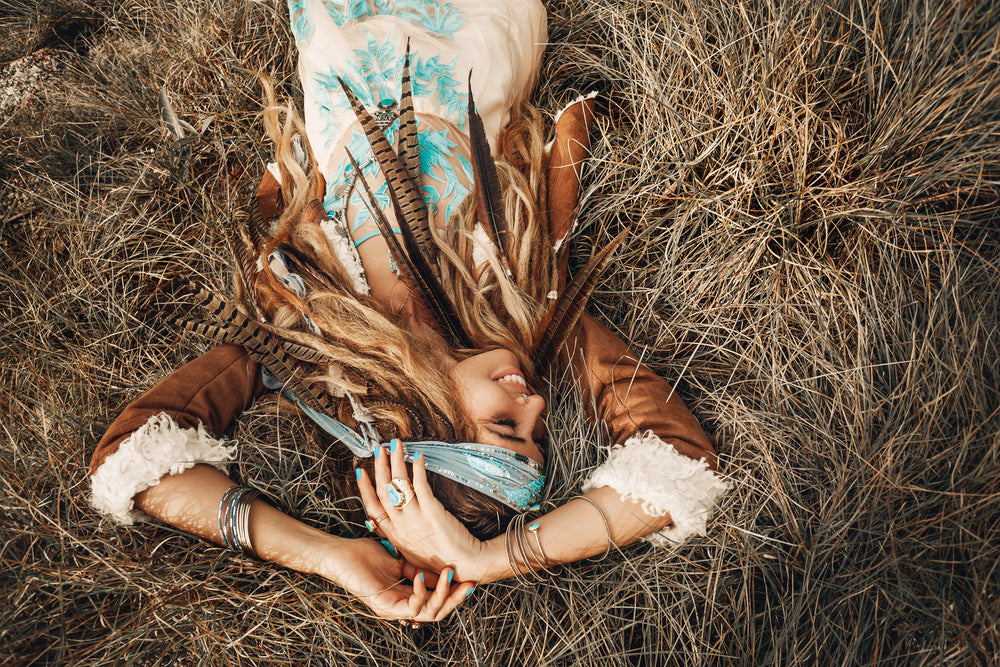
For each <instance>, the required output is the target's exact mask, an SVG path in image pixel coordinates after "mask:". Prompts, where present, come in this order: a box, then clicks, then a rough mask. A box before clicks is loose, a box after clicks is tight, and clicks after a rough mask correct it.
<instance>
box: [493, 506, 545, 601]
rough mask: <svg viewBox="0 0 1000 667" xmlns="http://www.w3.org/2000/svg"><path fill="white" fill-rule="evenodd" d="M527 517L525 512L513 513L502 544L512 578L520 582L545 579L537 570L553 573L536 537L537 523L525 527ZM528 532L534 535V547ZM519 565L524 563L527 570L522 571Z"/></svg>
mask: <svg viewBox="0 0 1000 667" xmlns="http://www.w3.org/2000/svg"><path fill="white" fill-rule="evenodd" d="M527 517H528V515H527V514H515V515H514V518H513V519H511V520H510V523H509V524H507V532H506V534H505V535H504V546H505V548H506V550H507V564H508V565H510V571H511V572H512V573H513V575H514V579H515V580H516V581H518V582H520V583H522V584H534V583H538V582H540V581H545V577H544V576H542V575H541V574H539V572H538V570H543V571H544V572H545V573H546V574H550V575H551V574H555V573H554V572H553V571H552V570H550V569H549V567H548V566H549V559H548V557H547V556H546V555H545V551H544V550H543V549H542V542H541V540H540V539H539V538H538V529H539V527H540V526H539V523H538V522H537V521H535V522H533V523H532V524H531V525H530V526H528V527H527V528H525V527H524V524H525V521H526V520H527ZM528 533H531V534H532V535H534V536H535V546H534V547H533V546H532V545H531V541H530V538H529V537H528ZM519 565H524V567H525V569H526V570H527V572H522V571H521V568H520V567H519Z"/></svg>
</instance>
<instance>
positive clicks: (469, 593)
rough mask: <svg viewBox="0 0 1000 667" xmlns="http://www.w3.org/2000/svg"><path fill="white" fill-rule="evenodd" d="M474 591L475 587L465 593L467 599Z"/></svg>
mask: <svg viewBox="0 0 1000 667" xmlns="http://www.w3.org/2000/svg"><path fill="white" fill-rule="evenodd" d="M474 590H476V587H475V586H473V587H472V588H470V589H469V590H467V591H465V597H469V596H470V595H472V591H474Z"/></svg>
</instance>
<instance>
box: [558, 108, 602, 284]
mask: <svg viewBox="0 0 1000 667" xmlns="http://www.w3.org/2000/svg"><path fill="white" fill-rule="evenodd" d="M596 96H597V93H596V92H593V93H590V94H588V95H586V96H584V97H581V98H579V99H577V100H574V101H573V102H571V103H570V104H569V105H568V106H567V107H566V108H565V109H563V110H562V111H560V112H559V113H558V114H556V121H555V128H556V130H555V139H553V141H552V144H551V149H550V150H551V152H550V157H549V173H548V206H549V211H548V213H549V238H551V239H552V242H553V243H554V244H555V246H556V248H557V250H558V249H561V246H562V245H563V244H564V243H566V241H568V237H569V235H570V233H571V232H572V231H573V222H574V221H575V220H576V205H577V198H578V197H579V195H580V174H581V171H582V170H583V164H584V162H586V160H587V151H588V148H589V147H590V128H591V126H592V125H593V124H594V106H595V103H596V100H595V98H596ZM566 256H567V255H566V253H562V257H560V262H559V264H560V271H561V274H562V275H565V266H564V264H565V259H564V258H565V257H566Z"/></svg>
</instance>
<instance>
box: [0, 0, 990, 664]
mask: <svg viewBox="0 0 1000 667" xmlns="http://www.w3.org/2000/svg"><path fill="white" fill-rule="evenodd" d="M548 5H549V15H550V41H551V44H550V46H549V47H548V50H547V55H546V58H545V61H544V65H543V70H542V74H541V79H540V81H541V84H540V87H539V89H538V91H537V93H536V101H537V103H538V104H539V105H540V106H541V107H542V108H543V109H548V110H555V109H558V108H559V107H561V106H562V105H563V104H564V103H566V102H568V101H569V100H571V99H573V98H574V97H576V96H577V95H579V94H580V93H584V92H587V91H589V90H592V89H596V90H600V91H601V92H602V93H604V95H605V98H606V100H607V103H606V104H605V105H604V106H605V109H604V113H603V114H602V116H601V119H600V122H599V127H598V129H597V131H596V132H595V134H594V137H593V148H594V150H593V160H592V162H591V164H590V167H589V168H588V171H587V173H586V176H585V190H584V193H583V202H582V206H581V214H580V221H581V223H580V226H579V229H578V235H577V239H576V243H575V250H574V256H573V262H574V263H575V265H577V266H579V265H580V264H582V263H583V262H585V261H586V259H587V258H588V257H589V256H590V254H591V252H592V250H593V249H594V248H595V247H600V246H601V245H602V244H603V243H606V242H607V241H608V240H609V239H610V238H612V237H613V236H614V235H615V234H616V233H617V232H618V231H620V230H621V229H623V228H626V227H627V228H629V229H630V230H631V233H630V234H629V236H628V239H627V240H626V241H625V244H624V245H623V247H622V248H621V249H620V250H619V252H618V254H617V256H616V259H615V260H614V261H613V262H612V265H611V266H610V268H609V269H608V271H607V272H606V274H605V275H604V277H603V278H602V280H601V283H600V287H599V288H598V291H597V293H596V294H595V296H594V298H593V299H592V302H591V305H590V307H589V309H590V311H591V312H592V313H593V314H594V315H595V316H596V317H598V318H600V319H601V320H603V321H605V322H607V323H609V325H610V326H611V327H612V328H614V329H616V330H617V331H618V332H620V333H621V335H622V336H624V337H625V338H627V339H629V340H631V341H632V342H633V343H634V344H635V346H636V348H637V350H638V351H639V353H640V354H641V356H642V358H643V359H644V360H645V361H646V362H647V363H649V364H650V365H651V366H652V367H653V368H654V369H656V370H657V371H658V372H660V373H662V374H663V375H664V377H666V378H668V379H669V380H670V381H672V382H674V383H675V384H676V388H677V391H678V392H680V394H681V395H682V397H683V398H684V399H685V400H686V401H687V402H688V404H689V405H690V406H691V408H692V409H693V411H694V412H695V414H696V415H697V416H698V417H699V419H700V420H701V421H702V423H703V424H704V425H705V427H706V429H707V430H708V431H709V433H710V435H712V437H713V438H714V439H715V441H716V442H717V445H718V449H719V451H720V454H721V460H722V466H723V470H724V472H725V474H726V475H727V476H728V478H729V479H730V480H731V481H732V482H733V490H732V491H731V492H730V493H729V494H728V495H727V496H726V497H725V498H724V500H723V502H722V505H721V507H720V510H719V512H718V513H717V515H716V518H715V519H714V521H713V522H712V524H711V530H710V532H709V535H708V536H707V537H705V538H701V539H697V540H695V541H694V543H692V544H690V545H688V546H685V547H683V548H681V549H678V550H676V551H675V552H672V553H671V552H663V551H654V550H651V549H650V548H649V547H648V546H645V545H640V546H634V547H631V548H627V549H624V550H622V551H620V552H617V553H613V554H612V555H611V557H610V558H608V559H606V560H604V561H601V562H596V563H588V562H584V563H578V564H576V565H573V566H569V567H564V568H562V570H561V571H560V574H559V576H558V577H556V578H553V579H551V580H549V581H547V582H545V583H543V584H540V585H538V586H536V587H533V588H525V587H521V586H518V585H515V584H513V583H500V584H493V585H490V586H486V587H483V589H482V590H479V591H477V593H476V595H474V596H473V597H472V598H470V599H469V601H468V602H467V603H466V604H464V605H463V606H462V607H460V608H459V610H458V611H457V612H456V613H454V614H453V615H452V616H451V617H449V618H448V619H446V620H445V621H444V622H442V623H440V624H438V625H433V626H432V625H425V626H424V627H422V628H421V629H419V630H416V631H412V630H407V631H403V630H401V629H400V628H399V626H397V625H395V624H391V623H385V622H382V621H379V620H377V619H373V618H371V617H370V616H369V615H368V614H367V613H366V611H365V607H364V606H363V605H362V604H360V603H358V602H357V601H355V600H352V599H349V598H347V597H345V596H344V595H343V594H341V593H340V592H339V591H338V590H337V589H336V588H335V587H333V586H331V585H329V584H327V583H326V582H324V581H322V580H319V579H317V578H314V577H306V576H302V575H300V574H298V573H295V572H292V571H289V570H285V569H282V568H280V567H276V566H272V565H267V564H262V563H258V562H254V561H251V560H248V559H245V558H242V557H240V556H236V555H234V554H233V553H231V552H226V551H225V550H223V549H221V548H219V547H215V546H213V545H209V544H206V543H204V542H201V541H199V540H197V539H195V538H191V537H188V536H186V535H184V534H181V533H179V532H177V531H174V530H172V529H169V528H166V527H163V526H160V525H153V524H144V525H139V526H135V527H130V528H121V527H116V526H114V525H112V524H110V523H109V522H107V521H105V520H103V519H102V518H101V517H100V516H99V515H97V514H96V513H95V512H94V511H93V510H92V509H90V507H89V505H88V502H87V496H88V491H89V480H88V476H87V462H88V460H89V457H90V452H91V451H92V449H93V447H94V445H95V444H96V442H97V440H98V439H99V438H100V436H101V434H102V433H103V431H104V430H105V428H106V427H107V426H108V425H109V424H110V422H111V421H112V420H113V419H114V417H115V415H116V413H117V411H118V410H120V409H121V408H122V407H123V406H124V404H125V403H127V402H128V401H129V400H131V399H133V398H135V397H136V396H138V395H139V394H140V393H141V392H142V391H143V390H144V389H145V388H146V387H148V386H150V385H151V384H153V383H154V382H155V381H157V380H159V379H160V378H162V377H164V376H165V375H166V374H167V373H168V372H169V371H170V370H171V369H173V368H175V367H177V366H178V365H180V364H181V363H183V362H184V361H186V360H188V359H191V358H193V357H194V356H195V355H197V354H198V353H200V352H201V351H204V350H205V349H206V343H204V342H203V341H200V340H197V339H194V338H192V337H190V336H186V335H181V333H180V331H179V330H178V329H177V328H176V327H174V326H173V325H171V324H169V322H170V320H171V318H173V317H175V316H177V315H179V314H181V313H183V312H184V311H185V309H186V308H189V307H190V306H189V305H187V304H186V303H185V302H184V301H183V300H181V299H180V298H179V297H178V296H177V293H178V292H177V289H178V287H179V286H181V285H183V284H184V283H185V282H186V281H187V280H189V279H193V280H196V281H197V282H199V283H202V284H205V285H208V286H210V287H212V288H214V289H218V290H225V289H226V286H227V285H228V284H229V279H228V272H229V268H228V267H229V262H230V257H229V255H228V251H227V249H226V245H225V242H224V237H223V230H224V229H225V228H226V225H227V224H228V222H229V221H230V220H231V218H232V216H233V215H234V213H235V212H236V211H238V210H239V208H240V207H241V206H242V205H243V204H244V203H245V202H246V198H247V196H248V193H250V192H252V189H253V188H254V187H255V185H256V182H257V180H258V179H259V178H260V176H261V174H262V171H263V168H264V164H265V163H266V162H267V161H269V158H270V154H269V152H270V148H269V146H268V145H267V144H266V142H265V141H264V140H263V125H262V122H261V118H260V111H261V100H260V87H259V84H258V83H257V80H256V78H255V76H256V73H257V72H266V73H269V74H271V76H273V77H274V79H275V80H276V81H277V82H278V84H279V88H280V92H281V93H282V94H283V95H285V96H288V97H291V98H295V97H296V96H297V95H298V94H300V93H299V88H298V82H297V79H296V77H295V74H294V62H295V61H294V58H295V54H294V49H293V45H292V42H291V39H290V34H289V30H288V27H287V20H288V19H287V8H286V7H285V5H284V3H282V2H277V1H275V0H259V1H255V2H245V1H239V0H237V1H232V0H227V1H222V0H185V1H178V0H130V1H125V0H93V1H91V2H83V1H82V0H55V1H54V0H0V225H2V227H0V433H2V436H0V664H11V665H29V664H82V665H104V664H143V665H145V664H177V665H195V664H199V665H200V664H210V665H214V664H290V665H291V664H294V665H300V664H329V665H340V664H358V665H368V664H371V665H441V664H468V665H586V666H597V665H673V664H676V665H731V664H740V665H883V664H886V665H888V664H892V665H895V664H903V665H973V664H985V665H989V664H996V663H997V657H996V656H997V654H998V652H1000V626H998V624H1000V599H998V593H1000V567H998V561H1000V397H998V393H1000V392H998V380H1000V372H998V371H1000V350H998V347H1000V336H998V322H1000V215H998V201H1000V5H998V4H997V3H996V2H995V1H991V0H969V1H968V2H954V1H952V0H944V1H942V2H931V1H930V0H880V1H879V2H864V1H861V2H855V1H851V0H825V1H820V2H807V1H806V0H736V1H735V2H723V3H710V2H707V1H706V0H663V1H653V0H625V1H623V2H619V1H617V0H588V1H587V2H584V1H582V0H553V1H552V2H550V3H548ZM162 87H165V88H166V89H167V90H168V91H169V94H170V96H171V99H172V101H173V105H174V108H175V109H176V111H177V113H178V114H179V116H180V118H181V119H183V120H185V121H186V122H188V123H189V124H190V125H191V126H192V128H193V129H194V132H191V131H190V130H189V131H187V136H186V137H185V138H183V139H178V137H177V136H176V135H174V134H172V133H170V132H168V131H167V130H166V129H165V127H164V124H163V122H162V121H161V119H160V114H159V111H158V101H157V99H158V93H159V91H160V89H161V88H162ZM564 389H565V387H560V385H559V383H555V384H553V386H552V387H551V391H552V396H551V398H552V401H551V402H552V403H553V406H554V407H553V412H552V416H551V418H550V423H549V430H550V433H551V437H552V441H553V444H554V447H553V448H552V450H553V455H552V456H551V457H550V458H551V461H550V470H549V473H550V474H549V478H550V479H553V480H554V481H553V483H552V484H551V485H550V487H549V488H548V489H547V494H548V497H549V498H552V499H558V498H561V497H564V496H567V495H569V494H572V493H573V489H575V488H576V486H577V485H578V484H579V482H580V480H581V478H582V476H583V475H584V473H585V471H586V469H587V468H588V466H592V465H594V464H595V463H596V462H597V461H599V460H600V457H601V453H600V450H599V448H598V446H597V445H598V442H597V440H598V439H599V436H598V434H596V433H595V432H594V431H593V430H592V429H591V428H590V427H588V425H587V423H586V421H585V420H584V419H583V417H582V412H581V410H580V406H578V405H576V404H575V403H574V401H573V400H570V399H566V398H565V394H564V391H563V390H564ZM234 437H236V438H238V439H239V440H240V442H241V443H242V445H243V446H242V447H241V453H240V460H239V462H238V464H237V465H236V466H235V467H234V474H236V475H237V476H242V477H244V478H246V479H252V480H254V482H255V483H258V484H260V485H262V486H264V487H266V488H267V489H268V490H269V491H270V493H271V496H272V498H274V499H275V502H277V503H279V504H281V505H282V507H284V508H285V509H286V510H288V511H289V512H292V513H294V514H296V515H298V516H301V517H304V518H305V519H306V520H307V521H310V522H312V523H314V524H315V525H319V526H322V527H324V528H326V529H328V530H331V531H352V530H353V531H356V530H358V527H357V526H349V525H344V523H343V521H342V520H341V518H340V514H339V513H338V499H337V498H333V497H331V496H330V494H329V493H328V490H327V487H326V485H325V483H324V461H323V458H322V455H321V451H322V447H321V444H322V443H319V442H318V440H317V436H316V434H315V433H314V432H312V431H311V430H310V429H309V428H307V427H305V426H304V425H303V424H302V422H301V420H300V418H299V417H298V416H297V415H296V414H295V413H294V412H291V411H289V410H287V409H285V408H283V407H281V406H278V404H276V403H274V402H264V403H261V404H259V405H258V406H257V407H256V408H255V409H254V410H253V411H252V412H251V413H250V414H248V415H245V416H244V418H242V419H241V422H240V424H239V425H238V427H237V429H236V432H235V433H234Z"/></svg>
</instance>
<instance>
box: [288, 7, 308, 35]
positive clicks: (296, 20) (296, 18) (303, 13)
mask: <svg viewBox="0 0 1000 667" xmlns="http://www.w3.org/2000/svg"><path fill="white" fill-rule="evenodd" d="M308 1H309V0H288V18H289V19H290V21H289V22H290V24H291V26H292V32H293V33H294V34H295V41H296V42H301V41H302V40H304V39H307V38H308V37H309V36H310V35H311V34H312V31H313V20H312V15H311V14H310V13H309V6H308V5H307V4H306V3H307V2H308Z"/></svg>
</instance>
